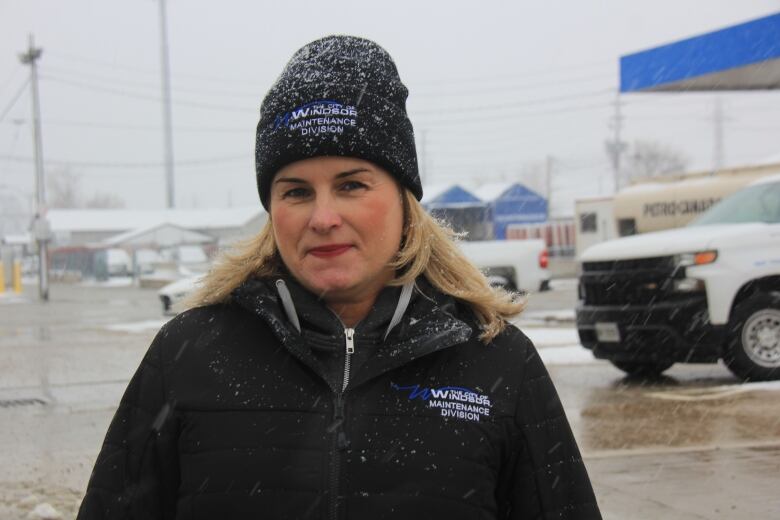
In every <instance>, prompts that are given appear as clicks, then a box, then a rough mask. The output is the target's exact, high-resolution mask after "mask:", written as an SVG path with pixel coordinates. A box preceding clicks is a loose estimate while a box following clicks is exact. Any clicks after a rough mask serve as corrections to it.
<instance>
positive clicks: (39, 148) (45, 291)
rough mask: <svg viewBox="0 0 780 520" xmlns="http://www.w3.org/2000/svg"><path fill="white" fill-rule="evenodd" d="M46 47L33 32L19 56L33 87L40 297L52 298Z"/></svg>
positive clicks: (34, 228) (36, 236)
mask: <svg viewBox="0 0 780 520" xmlns="http://www.w3.org/2000/svg"><path fill="white" fill-rule="evenodd" d="M41 54H43V49H40V48H38V49H36V48H35V43H34V41H33V36H32V34H31V35H30V40H29V45H28V48H27V52H26V53H24V54H20V55H19V59H20V60H21V62H22V63H23V64H25V65H29V66H30V87H31V89H32V111H33V146H34V154H35V217H34V218H33V233H34V235H35V240H36V241H37V242H38V296H39V298H40V299H41V300H42V301H48V300H49V247H48V242H49V239H50V237H51V228H50V226H49V221H48V219H47V218H46V185H45V183H44V175H43V142H42V139H41V104H40V101H39V99H38V67H37V65H36V62H37V61H38V60H39V59H40V58H41Z"/></svg>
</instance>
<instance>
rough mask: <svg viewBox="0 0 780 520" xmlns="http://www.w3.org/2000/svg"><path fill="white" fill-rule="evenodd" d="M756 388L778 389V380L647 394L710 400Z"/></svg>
mask: <svg viewBox="0 0 780 520" xmlns="http://www.w3.org/2000/svg"><path fill="white" fill-rule="evenodd" d="M758 390H768V391H775V392H777V391H780V381H759V382H755V383H734V384H733V385H719V386H709V387H701V388H698V387H697V388H683V389H679V390H678V389H674V388H672V389H671V390H668V391H661V392H647V394H646V395H647V396H649V397H654V398H656V399H665V400H667V401H711V400H714V399H723V398H726V397H732V396H734V395H736V394H743V393H745V392H753V391H758Z"/></svg>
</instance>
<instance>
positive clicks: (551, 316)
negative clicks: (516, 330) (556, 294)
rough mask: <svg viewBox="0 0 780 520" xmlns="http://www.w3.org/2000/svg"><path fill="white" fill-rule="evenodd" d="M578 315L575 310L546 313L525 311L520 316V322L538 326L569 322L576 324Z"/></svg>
mask: <svg viewBox="0 0 780 520" xmlns="http://www.w3.org/2000/svg"><path fill="white" fill-rule="evenodd" d="M575 320H576V313H575V312H574V309H558V310H545V311H525V312H523V313H522V314H521V315H520V320H519V322H520V323H521V324H522V323H528V324H536V323H548V322H569V323H574V321H575Z"/></svg>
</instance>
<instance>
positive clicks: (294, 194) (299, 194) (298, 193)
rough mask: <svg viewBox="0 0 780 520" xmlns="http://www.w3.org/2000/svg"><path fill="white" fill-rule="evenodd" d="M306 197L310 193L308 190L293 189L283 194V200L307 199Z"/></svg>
mask: <svg viewBox="0 0 780 520" xmlns="http://www.w3.org/2000/svg"><path fill="white" fill-rule="evenodd" d="M306 195H308V191H307V190H306V188H292V189H289V190H287V191H285V192H284V193H282V198H283V199H287V198H293V199H300V198H303V197H305V196H306Z"/></svg>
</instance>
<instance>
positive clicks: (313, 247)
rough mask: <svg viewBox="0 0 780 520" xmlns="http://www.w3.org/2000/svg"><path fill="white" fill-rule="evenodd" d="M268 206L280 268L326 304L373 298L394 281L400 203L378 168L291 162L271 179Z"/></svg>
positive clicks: (342, 161) (320, 160)
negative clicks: (391, 266) (279, 257)
mask: <svg viewBox="0 0 780 520" xmlns="http://www.w3.org/2000/svg"><path fill="white" fill-rule="evenodd" d="M270 207H271V214H270V215H271V223H272V225H273V230H274V237H275V239H276V244H277V247H278V248H279V253H280V254H281V257H282V260H283V261H284V264H285V265H286V266H287V269H288V270H289V271H290V273H291V274H292V275H293V276H294V277H295V278H296V279H297V280H298V281H299V282H300V283H301V284H302V285H303V286H304V287H306V288H307V289H309V290H310V291H312V292H313V293H315V294H317V295H320V296H321V297H322V298H324V299H325V301H328V302H339V303H342V302H343V303H351V302H360V301H365V300H366V299H369V298H375V297H376V295H377V294H378V293H379V291H380V290H381V289H382V288H383V287H384V286H385V285H386V284H387V282H389V281H390V280H391V279H392V278H393V276H394V271H393V269H392V268H390V267H388V263H389V262H390V261H391V260H392V259H393V257H394V255H395V254H396V253H397V252H398V250H399V247H400V244H401V234H402V230H403V204H402V202H401V196H400V191H399V187H398V185H397V183H396V181H395V179H393V177H391V176H390V174H388V173H387V172H386V171H385V170H383V169H382V168H380V167H379V166H377V165H375V164H373V163H371V162H368V161H364V160H361V159H354V158H350V157H314V158H311V159H304V160H302V161H297V162H294V163H292V164H289V165H287V166H285V167H284V168H282V169H281V170H279V172H278V173H277V174H276V176H275V177H274V180H273V183H272V185H271V199H270Z"/></svg>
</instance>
